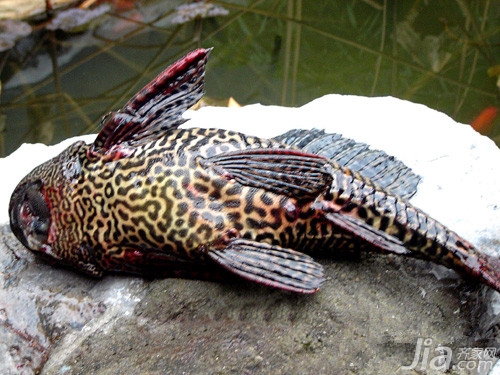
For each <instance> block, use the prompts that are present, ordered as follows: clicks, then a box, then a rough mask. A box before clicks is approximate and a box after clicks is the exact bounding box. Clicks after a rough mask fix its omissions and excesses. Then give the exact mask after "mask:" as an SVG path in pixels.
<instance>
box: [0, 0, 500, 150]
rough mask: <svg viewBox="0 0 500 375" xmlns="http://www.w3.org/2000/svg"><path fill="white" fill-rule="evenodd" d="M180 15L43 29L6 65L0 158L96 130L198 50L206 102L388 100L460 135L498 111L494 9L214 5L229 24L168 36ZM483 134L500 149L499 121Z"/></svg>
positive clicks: (340, 0)
mask: <svg viewBox="0 0 500 375" xmlns="http://www.w3.org/2000/svg"><path fill="white" fill-rule="evenodd" d="M183 3H184V2H182V1H170V0H169V1H157V0H156V1H136V2H135V4H136V8H135V9H132V10H128V11H120V10H113V9H112V10H111V11H110V12H108V14H106V15H105V16H102V17H100V18H98V19H96V20H95V21H94V22H93V23H92V24H91V25H89V26H86V27H85V28H83V29H80V30H79V32H72V33H68V32H61V31H56V32H49V31H46V30H44V29H43V27H42V28H40V31H38V32H36V33H35V34H33V35H32V36H30V37H28V38H26V39H25V40H21V41H19V42H18V43H17V45H16V47H14V48H13V49H12V50H11V51H10V52H8V53H7V52H4V53H3V59H2V65H1V67H2V72H1V81H2V96H1V102H0V109H1V114H2V115H3V117H2V118H1V119H2V120H4V122H3V126H4V131H3V132H2V133H0V134H1V136H0V156H5V155H8V154H9V153H11V152H13V151H14V150H15V149H16V148H17V147H19V145H20V144H21V143H23V142H46V143H56V142H58V141H60V140H62V139H64V138H67V137H69V136H74V135H79V134H83V133H90V132H96V131H98V125H99V119H100V117H101V116H102V115H103V114H105V113H107V112H109V111H111V110H113V109H117V108H119V107H121V106H122V105H123V104H124V103H125V102H126V100H127V99H128V98H130V97H131V96H132V95H133V94H134V93H135V92H136V91H137V90H138V89H140V88H141V87H142V86H143V85H144V84H146V83H147V82H148V81H149V80H150V79H151V78H153V77H154V76H155V75H156V74H158V73H159V72H160V71H161V70H162V69H163V68H165V67H166V66H167V65H169V64H170V63H171V62H173V61H174V60H175V59H177V58H178V57H180V56H182V55H183V54H185V53H186V52H188V51H189V50H191V49H193V48H196V47H198V46H203V47H209V46H213V47H214V50H213V52H212V55H211V57H210V62H209V64H208V71H207V75H206V80H207V84H206V91H207V94H206V95H207V96H208V97H209V98H211V99H227V98H229V97H234V98H235V99H236V100H237V101H238V102H239V103H240V104H249V103H257V102H260V103H263V104H279V105H286V106H299V105H302V104H304V103H307V102H309V101H310V100H312V99H314V98H317V97H319V96H322V95H324V94H328V93H341V94H354V95H364V96H386V95H392V96H396V97H400V98H404V99H408V100H411V101H413V102H418V103H423V104H426V105H428V106H430V107H432V108H435V109H438V110H440V111H443V112H445V113H447V114H449V115H450V116H452V117H453V118H454V119H456V120H457V121H459V122H464V123H469V122H470V121H471V120H472V119H473V118H475V117H476V116H477V115H478V114H479V113H480V112H481V111H483V110H484V109H485V108H486V107H488V106H499V101H498V93H499V90H498V87H497V79H498V76H495V75H488V69H490V72H491V71H494V70H495V69H494V67H495V66H496V65H497V64H500V22H499V21H498V20H499V19H500V0H491V1H486V0H481V1H479V0H478V1H466V0H462V1H459V0H456V1H451V0H449V1H416V0H414V1H406V0H405V1H383V0H370V1H368V0H365V1H359V0H358V1H345V0H335V1H333V0H323V1H311V0H310V1H300V0H289V1H285V0H281V1H279V0H274V1H270V0H267V1H262V0H261V1H255V0H239V1H214V2H212V3H211V5H210V6H212V8H213V7H214V6H218V7H222V8H224V9H225V10H226V11H227V13H228V14H227V15H220V16H215V17H208V18H197V19H194V20H192V21H188V22H186V23H182V24H173V23H172V20H173V19H174V18H175V17H176V16H178V13H179V10H176V8H177V7H178V6H179V5H181V4H183ZM200 5H202V6H207V7H208V6H209V5H207V4H200ZM43 72H45V73H44V74H42V73H43ZM332 110H334V109H333V108H332ZM360 110H362V109H360ZM214 125H215V124H214ZM404 126H405V119H404V117H403V118H401V129H402V131H404ZM1 128H2V123H0V129H1ZM488 135H489V136H490V137H492V138H493V139H494V140H495V141H497V143H500V121H499V120H498V119H496V120H495V122H494V124H493V128H492V130H491V131H490V132H489V133H488ZM430 136H432V135H430Z"/></svg>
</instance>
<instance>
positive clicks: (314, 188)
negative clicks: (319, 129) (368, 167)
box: [205, 149, 332, 198]
mask: <svg viewBox="0 0 500 375" xmlns="http://www.w3.org/2000/svg"><path fill="white" fill-rule="evenodd" d="M205 164H206V165H207V166H212V167H213V168H214V170H215V171H216V172H218V173H219V174H221V175H226V176H227V177H228V178H234V179H235V180H236V181H237V182H239V183H240V184H242V185H248V186H254V187H257V188H262V189H266V190H268V191H273V192H275V193H277V194H285V195H288V196H294V197H299V198H314V197H316V196H317V195H318V194H320V193H321V192H323V191H325V190H326V189H327V188H328V187H329V185H330V184H331V182H332V176H331V173H329V169H328V167H329V163H328V161H327V160H326V159H324V158H323V157H321V156H318V155H313V154H307V153H304V152H300V151H296V150H288V149H253V150H252V149H247V150H239V151H232V152H227V153H224V154H220V155H215V156H212V157H210V158H208V159H207V160H206V162H205Z"/></svg>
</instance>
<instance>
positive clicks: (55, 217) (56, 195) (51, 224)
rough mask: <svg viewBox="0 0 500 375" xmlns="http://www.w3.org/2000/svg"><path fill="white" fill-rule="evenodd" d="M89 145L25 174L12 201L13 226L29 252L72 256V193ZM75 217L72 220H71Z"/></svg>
mask: <svg viewBox="0 0 500 375" xmlns="http://www.w3.org/2000/svg"><path fill="white" fill-rule="evenodd" d="M87 149H88V146H87V145H86V144H85V142H76V143H74V144H73V145H71V146H69V147H68V148H67V149H66V150H64V151H63V152H62V153H61V154H59V155H58V156H56V157H54V158H53V159H51V160H48V161H47V162H45V163H43V164H41V165H39V166H38V167H36V168H35V169H33V170H32V171H31V172H30V173H29V174H28V175H26V176H25V177H24V178H23V179H22V180H21V181H20V182H19V184H18V185H17V187H16V188H15V189H14V192H13V193H12V196H11V198H10V204H9V217H10V227H11V229H12V232H13V233H14V235H15V236H16V237H17V239H18V240H19V241H20V242H21V243H22V244H23V245H24V246H25V247H27V248H28V249H30V250H32V251H34V252H40V253H44V254H46V255H48V256H50V257H52V258H55V259H57V260H62V261H64V260H66V258H68V257H69V256H70V252H68V251H67V249H68V244H67V243H63V242H64V241H67V240H68V239H69V238H71V237H72V236H68V234H67V230H68V228H69V227H70V226H69V223H68V221H69V220H74V213H75V212H76V211H75V207H73V206H74V203H73V200H72V193H73V192H74V191H75V189H76V187H77V185H78V183H79V180H80V179H81V176H82V164H83V162H84V158H85V153H86V150H87ZM70 218H72V219H70Z"/></svg>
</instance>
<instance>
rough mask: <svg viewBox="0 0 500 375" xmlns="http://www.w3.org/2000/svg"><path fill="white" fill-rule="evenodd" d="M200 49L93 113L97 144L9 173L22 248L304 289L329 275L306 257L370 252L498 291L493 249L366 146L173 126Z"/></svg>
mask: <svg viewBox="0 0 500 375" xmlns="http://www.w3.org/2000/svg"><path fill="white" fill-rule="evenodd" d="M210 52H211V49H204V48H200V49H197V50H194V51H192V52H190V53H188V54H187V55H186V56H184V57H183V58H181V59H179V60H178V61H177V62H175V63H173V64H172V65H170V66H169V67H168V68H167V69H166V70H164V71H163V72H162V73H160V74H159V75H158V76H157V77H156V78H155V79H154V80H153V81H152V82H151V83H149V84H148V85H146V86H145V87H144V88H143V89H141V90H140V91H139V92H138V93H137V94H136V95H135V96H133V97H132V98H131V99H130V100H129V101H128V102H127V103H126V104H125V105H124V106H123V108H121V109H119V110H117V111H115V112H111V113H109V114H107V115H105V116H104V117H103V119H102V121H101V125H102V128H101V130H100V132H99V133H98V135H97V136H96V138H95V140H94V142H93V143H91V144H86V143H85V142H82V141H79V142H76V143H74V144H73V145H71V146H69V147H68V148H67V149H65V150H64V151H63V152H62V153H61V154H59V155H58V156H56V157H54V158H53V159H51V160H49V161H47V162H45V163H43V164H41V165H39V166H38V167H36V168H35V169H34V170H33V171H31V172H30V173H29V174H28V175H27V176H26V177H24V178H23V179H22V180H21V181H20V182H19V184H18V186H17V187H16V188H15V190H14V192H13V193H12V196H11V200H10V204H9V218H10V227H11V229H12V232H13V233H14V235H15V236H16V237H17V239H18V240H19V241H20V242H21V243H22V244H23V245H24V246H25V247H26V248H28V249H30V250H31V251H33V252H35V253H37V254H40V255H41V256H43V257H45V258H47V259H51V260H52V263H55V264H56V265H64V266H69V267H72V268H74V269H76V270H78V271H80V272H83V273H85V274H87V275H90V276H94V277H102V276H103V275H104V274H107V273H115V272H124V273H132V274H141V275H144V276H150V275H157V274H160V275H162V276H164V277H186V278H200V279H208V280H238V279H246V280H249V281H252V282H255V283H259V284H262V285H265V286H268V287H272V288H277V289H281V290H285V291H289V292H295V293H304V294H311V293H315V292H317V291H318V290H319V289H320V287H321V285H322V284H323V282H324V281H325V272H324V268H323V266H322V265H321V264H320V263H319V262H318V261H316V260H315V259H314V257H315V256H316V255H325V254H336V253H337V252H339V251H342V249H347V250H355V251H377V252H381V253H388V254H397V255H403V256H410V257H417V258H422V259H425V260H428V261H432V262H435V263H438V264H442V265H445V266H447V267H449V268H451V269H454V270H456V271H457V272H459V273H461V274H464V275H467V276H469V277H471V278H473V279H476V280H479V281H480V282H482V283H485V284H486V285H488V286H490V287H492V288H493V289H495V290H497V291H498V290H500V262H499V261H498V259H497V258H495V257H493V256H491V255H488V254H486V253H483V252H481V251H479V250H478V249H476V248H475V247H474V246H473V245H472V244H471V243H469V242H468V241H466V240H465V239H463V238H461V237H460V236H459V235H458V234H456V233H455V232H453V231H452V230H450V229H448V228H447V227H446V226H444V225H443V224H441V223H439V222H438V221H437V220H435V219H433V218H432V217H430V216H429V215H427V214H425V213H424V212H423V211H421V210H420V209H418V208H416V207H414V206H413V205H412V204H411V203H410V202H409V200H408V197H407V196H406V197H405V192H406V191H408V190H409V191H410V193H409V195H411V192H412V191H414V188H415V181H417V180H418V178H417V179H415V176H412V175H411V174H408V173H407V169H404V168H401V166H399V165H397V166H396V167H395V169H394V168H392V167H391V168H392V169H391V168H385V167H384V168H382V169H380V168H379V169H376V167H373V166H370V165H371V164H373V165H375V166H376V165H379V164H380V163H379V161H380V160H381V159H390V158H388V157H386V156H384V155H385V154H380V153H378V154H372V153H370V154H369V155H370V156H371V157H372V158H371V159H370V160H375V162H374V163H371V162H370V161H366V158H365V157H364V156H363V155H365V154H364V153H365V152H366V149H365V148H361V149H359V151H356V150H355V145H353V144H352V143H349V142H348V141H347V143H346V142H344V141H343V140H340V143H342V144H343V145H347V147H340V146H339V141H338V139H337V140H334V139H333V138H331V137H334V136H332V135H329V134H326V133H321V131H319V133H318V131H317V132H316V133H314V132H310V133H308V132H306V131H302V132H292V133H291V134H285V135H283V136H282V137H278V138H276V139H264V138H259V137H255V136H251V135H247V134H243V133H238V132H233V131H229V130H224V129H218V128H209V129H201V128H182V127H180V125H181V124H183V123H184V122H185V121H186V120H185V119H184V118H183V116H182V115H183V113H184V112H185V111H186V110H187V109H189V108H190V107H191V106H192V105H194V104H195V103H197V102H198V101H199V100H200V98H201V97H202V95H203V90H204V76H205V68H206V63H207V59H208V56H209V54H210ZM311 136H312V138H311ZM321 140H323V142H320V141H321ZM328 144H332V145H335V147H337V146H339V147H337V149H338V148H340V149H342V150H343V151H341V152H340V151H335V150H333V149H332V147H328V146H325V145H328ZM352 153H354V154H352ZM342 155H344V156H342ZM349 155H351V156H349ZM352 155H354V156H352ZM374 155H375V156H374ZM344 159H346V160H344ZM342 160H343V161H342ZM356 165H357V167H356ZM374 168H375V169H374ZM398 168H399V169H398ZM385 169H391V170H393V171H396V172H394V173H389V174H386V173H384V170H385ZM374 171H375V172H374ZM370 173H371V175H370ZM400 175H402V176H403V177H404V176H405V175H407V176H408V179H409V180H411V181H413V182H412V183H410V185H409V186H407V187H404V185H405V184H404V182H403V183H401V182H400V180H401V178H400V177H401V176H400ZM387 176H389V177H387ZM417 183H418V181H417ZM398 186H403V188H402V189H401V188H398ZM398 189H399V190H398ZM407 195H408V194H407Z"/></svg>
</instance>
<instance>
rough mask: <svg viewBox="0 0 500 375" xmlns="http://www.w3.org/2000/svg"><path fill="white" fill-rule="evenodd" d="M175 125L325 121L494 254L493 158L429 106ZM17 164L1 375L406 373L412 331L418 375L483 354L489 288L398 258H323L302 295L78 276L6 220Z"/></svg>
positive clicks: (343, 108) (26, 154)
mask: <svg viewBox="0 0 500 375" xmlns="http://www.w3.org/2000/svg"><path fill="white" fill-rule="evenodd" d="M189 116H191V118H192V119H191V121H190V122H188V123H187V124H186V126H205V127H222V128H231V129H235V130H242V131H244V132H245V133H249V134H255V135H259V136H266V137H271V136H274V135H277V134H280V133H282V132H284V131H286V130H288V129H291V128H312V127H316V128H320V129H321V128H325V129H326V130H327V131H330V132H340V133H343V134H344V135H345V136H348V137H351V138H354V139H356V140H359V141H362V142H366V143H368V144H370V145H372V146H373V147H374V148H380V149H383V150H385V151H386V152H387V153H389V154H392V155H395V156H397V157H398V158H400V159H401V160H403V161H404V162H405V163H406V164H407V165H408V166H410V167H411V168H412V169H413V170H414V171H415V172H416V173H418V174H419V175H421V176H422V177H423V181H422V183H421V185H420V186H419V191H418V193H417V195H416V196H415V197H414V198H413V199H412V202H413V203H414V204H415V205H417V206H419V207H420V208H422V209H424V210H425V211H427V212H429V213H430V214H431V215H432V216H434V217H435V218H437V219H438V220H440V221H442V222H443V223H444V224H446V225H448V226H450V227H451V228H452V229H454V230H455V231H457V232H458V233H460V234H462V235H463V236H464V237H466V238H467V239H469V240H470V241H471V242H473V243H474V244H475V245H477V246H478V247H479V248H481V249H482V250H484V251H488V252H498V244H499V243H500V241H499V240H500V238H499V237H500V236H499V233H500V232H499V230H498V229H499V228H498V227H499V226H500V220H499V219H500V217H499V216H500V210H499V209H498V207H497V203H495V202H499V198H500V191H499V188H498V186H500V184H499V183H500V181H499V180H500V166H499V163H498V160H500V158H499V157H500V151H499V150H498V148H497V147H496V146H495V145H494V144H493V143H492V142H491V141H489V140H488V139H486V138H485V137H482V136H480V135H478V134H477V133H475V132H474V131H473V130H472V129H470V128H469V127H468V126H466V125H461V124H456V123H455V122H453V121H452V120H451V119H450V118H448V117H447V116H445V115H443V114H441V113H438V112H436V111H433V110H430V109H428V108H426V107H423V106H420V105H416V104H412V103H408V102H404V101H400V100H397V99H393V98H372V99H369V98H359V97H343V96H336V95H332V96H327V97H324V98H320V99H318V100H316V101H314V102H312V103H310V104H308V105H306V106H304V107H301V108H298V109H290V108H281V107H262V106H249V107H245V108H241V109H227V108H205V109H202V110H200V111H198V112H194V113H190V114H189ZM87 140H88V138H87ZM66 146H67V144H66V145H64V146H63V147H62V148H64V147H66ZM59 149H60V148H59ZM58 151H59V150H54V149H52V150H50V151H48V152H47V158H48V157H49V155H48V153H50V152H52V153H57V152H58ZM32 155H33V151H31V150H29V149H24V150H21V152H16V154H14V155H12V156H11V157H9V158H6V159H4V160H0V170H2V171H3V172H4V175H6V176H9V180H8V181H7V182H6V183H5V184H3V186H2V191H0V223H3V224H4V225H3V226H1V227H0V229H1V232H0V237H1V239H2V241H0V281H1V284H0V373H1V374H31V373H42V374H90V373H92V374H117V373H126V374H145V373H146V374H165V373H171V374H253V373H264V374H266V373H269V374H285V373H286V374H295V373H315V374H316V373H336V374H382V373H384V374H393V373H395V374H413V373H416V372H415V371H413V370H404V369H403V368H402V366H404V365H409V364H411V363H412V361H413V359H414V356H415V350H416V345H417V340H418V339H419V338H421V339H427V341H426V343H427V344H428V345H427V346H426V347H427V348H430V355H429V357H428V360H427V361H426V362H425V363H423V362H419V364H418V366H417V368H416V369H415V370H416V371H418V373H421V374H435V373H436V374H437V373H443V371H440V370H439V368H438V369H436V368H435V367H436V366H434V367H433V366H431V362H432V361H431V360H432V359H434V357H436V356H437V355H438V354H437V352H435V351H434V348H436V347H437V346H443V347H449V348H450V349H451V350H452V352H453V356H452V362H451V369H450V372H449V373H451V374H476V373H478V372H477V371H476V367H477V366H478V365H479V362H477V361H475V362H474V361H472V360H471V361H467V364H468V365H469V370H467V369H465V370H464V369H461V368H459V367H463V363H461V362H460V360H461V359H462V360H463V359H464V358H463V357H462V358H460V356H459V353H460V352H461V349H463V348H485V347H496V346H498V341H497V338H496V330H497V329H498V328H497V319H496V316H497V312H498V299H497V298H498V294H497V293H495V292H492V291H491V290H490V289H488V288H486V287H482V286H478V285H476V284H474V283H470V282H465V281H463V280H462V279H461V278H459V277H457V276H456V275H455V274H454V273H453V272H451V271H447V270H445V269H444V268H442V267H439V266H434V265H431V264H429V263H427V262H425V261H419V260H414V259H407V258H397V257H389V256H380V255H368V256H363V257H361V259H358V260H340V261H339V260H338V261H332V260H329V259H323V260H321V263H322V264H324V265H325V274H326V275H327V280H326V282H325V284H324V286H323V288H322V289H321V291H320V292H318V293H317V294H315V295H312V296H299V295H293V294H289V293H284V292H279V291H274V290H269V289H267V288H265V287H260V286H255V285H251V284H248V283H244V282H242V283H240V284H223V283H212V282H202V281H191V280H174V279H165V280H144V279H140V278H135V277H119V276H107V277H105V278H104V279H102V280H93V279H89V278H86V277H83V276H80V275H78V274H76V273H73V272H72V271H68V270H64V269H59V268H54V267H52V266H50V265H48V264H46V263H44V262H43V261H41V260H39V259H38V258H37V257H35V256H34V255H33V254H31V253H30V252H29V251H27V250H25V249H24V248H23V247H22V245H21V244H19V243H18V241H17V240H16V239H15V237H14V236H13V234H12V233H11V231H10V229H9V228H8V225H7V221H8V218H7V215H6V211H7V205H8V200H9V197H10V193H11V191H12V189H13V188H14V186H15V185H16V184H17V182H18V181H19V179H20V178H21V177H22V176H23V175H24V174H26V173H27V172H28V171H29V170H30V169H31V168H32V167H34V166H35V165H36V164H38V163H40V162H42V161H43V160H40V159H39V158H38V159H37V160H36V161H33V160H31V159H33V158H32ZM25 161H26V162H25ZM26 163H27V164H26ZM436 276H438V278H436ZM432 363H434V364H436V363H437V362H432ZM461 364H462V366H461ZM473 365H475V366H476V367H475V368H472V366H473ZM479 373H487V371H485V370H484V369H483V371H480V372H479Z"/></svg>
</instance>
